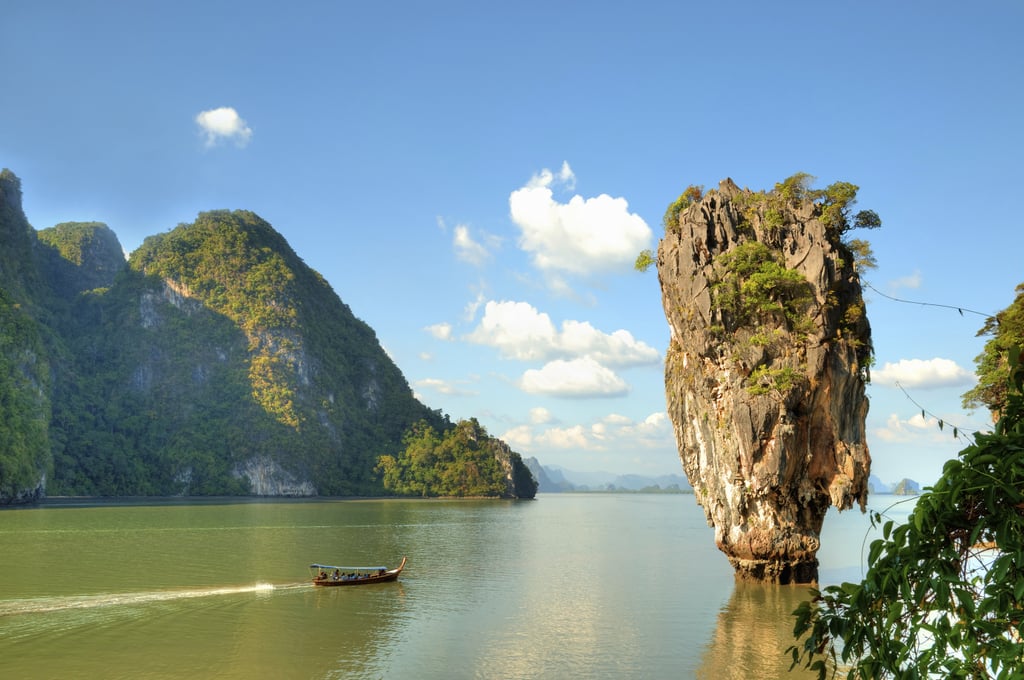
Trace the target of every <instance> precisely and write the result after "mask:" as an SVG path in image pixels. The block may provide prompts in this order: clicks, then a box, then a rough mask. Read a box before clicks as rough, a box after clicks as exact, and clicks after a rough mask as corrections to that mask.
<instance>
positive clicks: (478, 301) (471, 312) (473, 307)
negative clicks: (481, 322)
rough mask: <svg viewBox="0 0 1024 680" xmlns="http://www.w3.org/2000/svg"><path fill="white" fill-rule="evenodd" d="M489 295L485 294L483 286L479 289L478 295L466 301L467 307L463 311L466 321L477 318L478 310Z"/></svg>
mask: <svg viewBox="0 0 1024 680" xmlns="http://www.w3.org/2000/svg"><path fill="white" fill-rule="evenodd" d="M486 299H487V297H486V296H485V295H484V291H483V286H481V287H480V290H478V291H477V294H476V297H475V298H473V299H472V300H470V301H469V302H467V303H466V307H465V309H464V310H463V312H462V316H463V318H464V319H466V321H472V320H473V319H475V318H476V311H477V310H478V309H480V305H482V304H483V303H484V301H485V300H486Z"/></svg>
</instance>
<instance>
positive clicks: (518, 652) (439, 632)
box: [0, 494, 907, 680]
mask: <svg viewBox="0 0 1024 680" xmlns="http://www.w3.org/2000/svg"><path fill="white" fill-rule="evenodd" d="M879 499H881V500H880V501H878V502H877V503H873V506H874V505H877V506H878V509H883V508H884V507H885V506H887V505H888V504H889V502H890V501H891V500H892V499H889V498H888V497H879ZM906 512H907V511H906V510H903V511H902V512H900V511H894V513H893V514H895V515H897V516H903V517H905V515H906ZM868 531H869V523H868V520H867V517H866V516H863V515H861V514H860V513H859V512H845V513H841V514H831V515H830V516H829V517H828V519H827V520H826V524H825V531H824V535H823V537H822V550H821V552H820V554H819V557H820V559H821V562H822V568H821V578H822V583H823V584H828V583H836V582H839V581H842V580H852V579H857V578H859V576H860V574H861V565H862V561H863V560H862V546H865V545H866V543H865V541H866V540H870V538H871V537H872V536H873V535H868ZM712 538H713V537H712V531H711V529H709V528H708V527H707V525H706V524H705V522H704V516H703V513H702V511H701V509H700V508H699V507H698V506H697V505H696V503H695V502H694V498H693V496H690V495H628V494H623V495H603V494H602V495H598V494H592V495H582V494H542V495H540V496H539V497H538V499H537V500H536V501H522V502H505V501H430V500H372V501H327V500H319V501H294V502H239V503H231V502H224V503H216V502H210V503H200V504H158V505H105V506H95V507H92V506H70V507H43V508H30V509H18V510H8V511H4V512H0V678H4V679H5V680H6V679H11V680H13V679H16V678H61V679H66V678H132V679H147V678H148V679H152V678H678V677H684V678H687V677H696V678H714V679H715V680H724V679H725V678H744V679H746V678H754V677H757V678H776V677H778V678H782V677H787V678H792V677H803V676H802V675H799V674H796V675H791V674H789V673H787V669H788V666H789V664H788V660H787V658H786V657H785V656H784V655H783V651H782V650H784V649H785V648H786V647H787V646H788V645H789V644H790V643H791V639H790V631H791V629H792V622H791V620H790V616H789V614H790V612H791V611H792V610H793V608H794V607H796V605H797V604H798V603H799V602H800V601H801V599H802V598H804V597H806V590H805V589H804V588H798V587H763V586H737V585H736V584H734V582H733V578H732V572H731V568H730V567H729V565H728V563H727V562H726V560H725V558H724V557H723V556H722V555H721V554H720V553H719V552H718V551H717V550H716V549H715V547H714V545H713V540H712ZM865 549H866V548H865ZM403 555H407V556H408V557H409V563H408V566H407V567H406V570H405V572H404V573H403V574H402V577H401V580H400V581H399V582H398V583H391V584H380V585H375V586H366V587H349V588H327V589H324V588H313V587H312V586H311V585H310V584H309V581H308V578H309V574H308V568H307V567H308V565H309V564H310V563H311V562H325V563H330V564H343V565H350V564H351V565H356V564H365V565H378V564H379V565H387V566H389V567H390V566H394V565H396V564H397V563H398V562H399V561H400V560H401V558H402V556H403Z"/></svg>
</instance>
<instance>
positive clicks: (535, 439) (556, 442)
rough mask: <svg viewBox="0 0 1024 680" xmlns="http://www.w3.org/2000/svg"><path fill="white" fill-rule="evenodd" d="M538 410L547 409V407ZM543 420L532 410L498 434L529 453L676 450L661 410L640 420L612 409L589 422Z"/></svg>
mask: <svg viewBox="0 0 1024 680" xmlns="http://www.w3.org/2000/svg"><path fill="white" fill-rule="evenodd" d="M541 410H544V411H545V412H546V409H541ZM553 420H554V418H553V416H552V421H553ZM546 424H547V423H546V422H540V421H537V420H534V419H533V413H532V412H531V423H528V424H522V425H517V426H515V427H513V428H511V429H509V430H508V431H507V432H505V433H504V434H502V435H501V437H500V438H501V439H503V440H505V441H506V442H508V444H509V445H510V446H512V447H513V448H515V449H517V450H519V451H521V452H527V453H530V454H535V453H538V452H541V453H542V452H543V451H544V450H566V449H576V450H579V451H612V452H615V453H622V454H628V453H629V452H635V451H637V450H647V451H650V450H663V451H664V450H668V451H674V450H675V438H674V435H673V434H672V426H671V423H670V421H669V419H668V415H667V414H666V413H665V412H664V411H661V412H658V413H652V414H651V415H649V416H647V417H646V418H645V419H644V420H641V421H634V420H633V419H631V418H629V417H627V416H623V415H621V414H617V413H612V414H609V415H606V416H604V417H601V418H599V419H597V420H596V421H594V422H592V423H590V424H589V425H586V424H577V425H568V426H564V427H562V426H557V427H556V426H551V427H545V425H546Z"/></svg>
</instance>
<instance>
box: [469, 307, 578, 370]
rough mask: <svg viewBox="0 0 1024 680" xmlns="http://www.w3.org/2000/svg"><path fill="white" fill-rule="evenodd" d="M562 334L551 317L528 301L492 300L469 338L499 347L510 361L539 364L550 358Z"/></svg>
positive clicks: (479, 342)
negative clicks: (537, 362)
mask: <svg viewBox="0 0 1024 680" xmlns="http://www.w3.org/2000/svg"><path fill="white" fill-rule="evenodd" d="M557 337H558V334H557V332H556V331H555V325H554V324H553V323H551V317H549V316H548V315H547V314H544V313H543V312H538V311H537V309H536V308H534V306H533V305H531V304H529V303H526V302H511V301H503V302H494V301H493V300H492V301H489V302H488V303H487V304H486V305H485V307H484V316H483V318H482V319H481V320H480V324H479V325H478V326H477V327H476V328H475V329H474V330H473V332H472V333H470V334H469V335H468V336H467V337H466V339H467V340H469V341H470V342H474V343H477V344H480V345H488V346H490V347H495V348H497V349H498V350H499V351H500V352H501V354H502V355H503V356H505V357H508V358H510V359H519V360H521V361H535V360H541V359H545V358H547V357H548V356H549V355H550V354H551V351H552V348H553V347H554V346H555V345H556V343H557Z"/></svg>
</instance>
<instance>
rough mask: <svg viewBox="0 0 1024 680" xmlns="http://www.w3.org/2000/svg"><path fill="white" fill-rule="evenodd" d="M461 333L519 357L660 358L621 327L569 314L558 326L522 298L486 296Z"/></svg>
mask: <svg viewBox="0 0 1024 680" xmlns="http://www.w3.org/2000/svg"><path fill="white" fill-rule="evenodd" d="M467 339H468V340H469V341H470V342H474V343H477V344H481V345H487V346H490V347H495V348H497V349H498V350H499V351H500V352H501V354H502V356H504V357H506V358H510V359H518V360H520V361H543V360H548V359H554V358H573V357H575V358H579V357H588V358H590V359H593V360H594V361H596V362H598V363H600V364H602V365H605V366H641V365H646V364H656V363H658V362H659V360H660V355H659V353H658V351H657V350H656V349H654V348H653V347H651V346H650V345H648V344H647V343H645V342H643V341H641V340H637V339H636V338H635V337H633V334H632V333H630V332H629V331H627V330H621V329H620V330H616V331H614V332H612V333H605V332H603V331H600V330H598V329H596V328H594V327H593V326H592V325H591V324H590V323H589V322H586V321H573V320H567V321H564V322H563V323H562V327H561V329H558V328H556V327H555V324H554V323H553V322H552V321H551V317H550V316H548V315H547V314H545V313H543V312H540V311H538V310H537V309H536V308H535V307H534V306H533V305H531V304H529V303H527V302H513V301H508V300H505V301H501V302H496V301H493V300H492V301H489V302H488V303H487V304H486V305H485V306H484V315H483V317H482V318H481V320H480V323H479V324H478V325H477V327H476V328H475V329H473V332H472V333H470V334H469V335H468V336H467Z"/></svg>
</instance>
